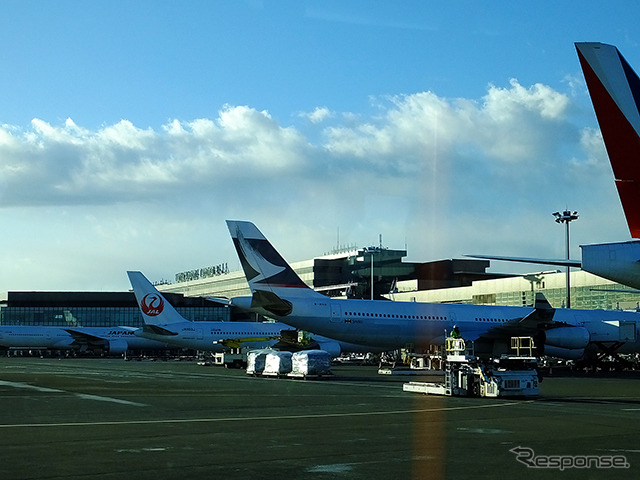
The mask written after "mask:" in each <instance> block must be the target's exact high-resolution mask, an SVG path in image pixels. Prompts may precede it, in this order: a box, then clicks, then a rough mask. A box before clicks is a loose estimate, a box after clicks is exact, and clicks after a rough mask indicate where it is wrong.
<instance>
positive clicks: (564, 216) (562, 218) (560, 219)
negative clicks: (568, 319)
mask: <svg viewBox="0 0 640 480" xmlns="http://www.w3.org/2000/svg"><path fill="white" fill-rule="evenodd" d="M551 215H553V216H554V217H556V223H564V224H565V225H566V226H567V234H566V240H567V260H569V259H570V256H569V223H571V222H572V221H573V220H577V219H578V217H579V215H578V212H576V211H575V210H574V211H573V212H571V211H570V210H565V211H564V212H562V213H560V212H553V213H552V214H551ZM570 277H571V267H570V266H569V265H567V304H566V307H567V308H571V279H570Z"/></svg>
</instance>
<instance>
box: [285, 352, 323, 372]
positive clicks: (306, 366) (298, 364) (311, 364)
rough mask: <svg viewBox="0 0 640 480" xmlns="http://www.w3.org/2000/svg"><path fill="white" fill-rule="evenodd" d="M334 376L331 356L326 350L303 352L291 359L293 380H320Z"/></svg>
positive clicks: (297, 353) (295, 354)
mask: <svg viewBox="0 0 640 480" xmlns="http://www.w3.org/2000/svg"><path fill="white" fill-rule="evenodd" d="M329 375H333V373H332V372H331V355H330V354H329V352H325V351H324V350H301V351H299V352H296V353H294V354H293V355H292V357H291V372H290V373H289V374H288V375H287V376H288V377H292V378H318V377H322V376H329Z"/></svg>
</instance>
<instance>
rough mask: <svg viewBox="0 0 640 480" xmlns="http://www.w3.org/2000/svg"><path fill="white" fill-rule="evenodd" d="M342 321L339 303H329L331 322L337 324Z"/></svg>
mask: <svg viewBox="0 0 640 480" xmlns="http://www.w3.org/2000/svg"><path fill="white" fill-rule="evenodd" d="M341 321H342V309H341V308H340V303H338V302H331V322H332V323H337V322H341Z"/></svg>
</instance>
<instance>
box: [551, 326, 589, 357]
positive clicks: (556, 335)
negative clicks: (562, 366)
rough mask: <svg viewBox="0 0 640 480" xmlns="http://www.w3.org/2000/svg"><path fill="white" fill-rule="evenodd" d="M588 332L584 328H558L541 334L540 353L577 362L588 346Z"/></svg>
mask: <svg viewBox="0 0 640 480" xmlns="http://www.w3.org/2000/svg"><path fill="white" fill-rule="evenodd" d="M589 340H590V334H589V330H587V329H586V328H584V327H558V328H552V329H550V330H545V331H543V332H542V333H541V338H540V339H539V342H540V343H539V345H542V353H543V354H544V355H549V356H550V357H558V358H564V359H565V360H577V359H579V358H581V357H582V356H583V355H584V349H585V348H587V345H589Z"/></svg>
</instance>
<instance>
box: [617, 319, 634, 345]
mask: <svg viewBox="0 0 640 480" xmlns="http://www.w3.org/2000/svg"><path fill="white" fill-rule="evenodd" d="M620 341H621V342H635V341H636V322H620Z"/></svg>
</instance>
